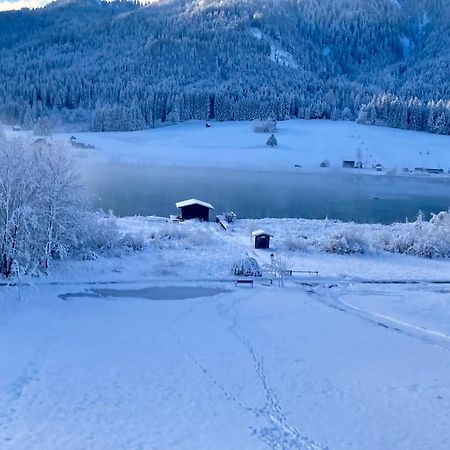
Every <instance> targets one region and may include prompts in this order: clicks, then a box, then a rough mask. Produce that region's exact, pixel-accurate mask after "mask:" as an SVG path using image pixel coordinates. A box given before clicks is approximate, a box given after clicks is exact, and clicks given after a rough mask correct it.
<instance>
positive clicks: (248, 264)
mask: <svg viewBox="0 0 450 450" xmlns="http://www.w3.org/2000/svg"><path fill="white" fill-rule="evenodd" d="M231 273H232V274H233V275H236V276H240V277H262V269H261V266H260V265H259V264H258V261H256V259H255V258H250V257H248V258H244V259H241V260H239V261H236V262H235V263H234V264H233V267H232V268H231Z"/></svg>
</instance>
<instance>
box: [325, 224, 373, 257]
mask: <svg viewBox="0 0 450 450" xmlns="http://www.w3.org/2000/svg"><path fill="white" fill-rule="evenodd" d="M321 245H322V250H323V251H325V252H327V253H336V254H338V255H349V254H353V253H359V254H363V253H366V251H367V249H368V245H367V242H366V241H365V240H364V238H363V237H362V236H361V235H359V234H357V233H355V232H354V231H351V230H342V231H338V232H336V233H334V234H332V235H331V236H329V237H327V238H325V239H324V240H323V241H322V243H321Z"/></svg>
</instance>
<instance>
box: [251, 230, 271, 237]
mask: <svg viewBox="0 0 450 450" xmlns="http://www.w3.org/2000/svg"><path fill="white" fill-rule="evenodd" d="M263 235H267V236H272V235H271V234H269V233H266V232H265V231H264V230H255V231H252V236H253V237H256V236H263Z"/></svg>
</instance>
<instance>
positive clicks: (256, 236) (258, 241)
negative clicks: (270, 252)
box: [252, 230, 273, 248]
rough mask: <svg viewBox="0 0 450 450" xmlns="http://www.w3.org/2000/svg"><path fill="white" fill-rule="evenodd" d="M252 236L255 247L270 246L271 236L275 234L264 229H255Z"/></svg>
mask: <svg viewBox="0 0 450 450" xmlns="http://www.w3.org/2000/svg"><path fill="white" fill-rule="evenodd" d="M252 237H253V240H254V242H255V248H269V247H270V238H271V237H273V236H272V235H271V234H269V233H266V232H265V231H264V230H255V231H253V233H252Z"/></svg>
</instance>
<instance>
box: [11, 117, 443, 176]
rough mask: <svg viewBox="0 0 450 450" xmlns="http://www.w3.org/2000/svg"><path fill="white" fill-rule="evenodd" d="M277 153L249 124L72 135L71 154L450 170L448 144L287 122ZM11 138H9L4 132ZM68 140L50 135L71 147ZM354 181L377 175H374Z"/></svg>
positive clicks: (290, 166)
mask: <svg viewBox="0 0 450 450" xmlns="http://www.w3.org/2000/svg"><path fill="white" fill-rule="evenodd" d="M278 129H279V132H278V133H277V140H278V143H279V146H278V147H277V148H275V149H274V148H268V147H267V146H266V141H267V134H264V133H262V134H261V133H254V132H253V129H252V124H251V123H250V122H213V123H212V127H211V128H205V123H204V122H199V121H198V122H196V121H190V122H185V123H182V124H178V125H173V126H169V127H165V128H157V129H152V130H145V131H136V132H116V133H91V132H88V133H75V137H77V138H78V141H79V142H81V143H84V144H91V145H94V146H95V149H94V150H89V149H80V148H76V149H75V150H74V151H75V152H76V153H78V154H79V155H80V156H84V157H87V158H88V159H94V160H96V161H103V162H105V161H111V160H113V161H123V162H139V163H141V162H142V163H151V164H155V165H170V166H172V165H176V166H189V167H224V168H235V169H240V168H243V169H250V170H254V169H255V170H277V171H278V170H281V171H287V170H299V168H295V166H296V165H297V166H301V167H302V169H301V170H308V171H311V170H314V171H316V170H319V171H321V172H324V173H325V172H327V170H328V169H321V168H320V164H321V162H323V161H324V160H328V161H329V162H330V164H331V169H332V170H337V169H339V170H341V168H342V161H343V160H354V159H357V156H358V154H359V157H362V159H363V161H364V162H366V163H367V165H368V166H369V167H371V166H372V164H375V163H380V164H382V166H383V167H384V169H385V170H386V171H392V170H395V169H396V170H398V172H402V170H403V168H409V169H414V168H416V167H426V168H443V169H444V171H445V172H447V171H448V169H450V152H449V148H450V137H449V136H439V135H432V134H428V133H421V132H413V131H404V130H398V129H391V128H384V127H375V126H367V125H359V124H357V123H354V122H332V121H324V120H290V121H286V122H280V123H279V124H278ZM7 131H8V135H9V136H14V135H17V134H20V133H15V132H13V131H11V130H10V129H9V130H7ZM70 137H71V134H63V133H62V134H55V135H54V138H55V139H57V140H58V139H61V140H63V141H69V138H70ZM359 173H376V172H375V171H374V170H370V171H359Z"/></svg>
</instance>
